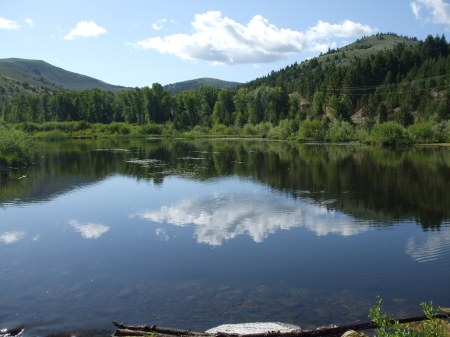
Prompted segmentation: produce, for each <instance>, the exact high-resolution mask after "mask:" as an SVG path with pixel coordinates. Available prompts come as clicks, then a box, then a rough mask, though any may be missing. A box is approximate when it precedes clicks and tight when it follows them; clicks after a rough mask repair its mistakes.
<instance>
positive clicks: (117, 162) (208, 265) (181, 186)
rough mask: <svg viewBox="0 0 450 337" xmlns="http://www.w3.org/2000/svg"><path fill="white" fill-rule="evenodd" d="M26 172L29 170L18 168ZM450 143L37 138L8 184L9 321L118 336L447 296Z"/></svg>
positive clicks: (0, 235) (2, 200) (318, 317)
mask: <svg viewBox="0 0 450 337" xmlns="http://www.w3.org/2000/svg"><path fill="white" fill-rule="evenodd" d="M18 178H21V179H18ZM448 191H450V149H449V148H429V147H415V148H411V149H405V150H401V151H392V150H385V149H378V148H365V147H360V146H332V145H330V146H323V145H306V144H297V143H288V142H261V141H237V140H230V141H224V140H201V141H183V140H178V141H174V140H139V141H137V140H136V141H106V140H97V141H93V140H89V141H86V140H80V141H68V142H63V143H42V144H40V152H39V157H38V158H36V164H35V165H33V167H32V168H31V169H30V170H28V171H27V172H13V174H12V175H11V176H10V178H9V179H4V180H2V182H1V185H0V275H1V276H0V327H1V328H4V327H12V326H15V325H25V326H26V330H25V331H26V333H27V334H28V335H46V334H49V333H55V332H61V331H66V332H73V333H75V334H77V335H82V334H89V333H104V334H110V333H111V332H112V330H113V327H112V325H111V321H112V320H117V321H124V322H126V323H129V324H134V323H136V324H144V323H146V324H157V325H163V326H171V327H175V328H182V329H193V330H206V329H208V328H211V327H213V326H216V325H220V324H223V323H240V322H251V321H281V322H285V323H293V324H297V325H300V326H302V327H304V328H312V327H316V326H319V325H324V324H331V323H333V324H345V323H351V322H354V321H366V320H367V313H368V310H369V308H370V307H371V306H373V305H374V303H375V296H377V295H380V296H382V298H383V308H384V309H385V310H387V311H389V312H390V313H392V314H395V315H400V316H404V315H415V314H418V313H419V311H420V307H419V303H420V302H421V301H429V300H433V301H434V303H436V304H437V305H442V306H447V307H448V306H450V292H449V291H448V289H447V287H446V285H447V284H449V283H450V195H449V193H448Z"/></svg>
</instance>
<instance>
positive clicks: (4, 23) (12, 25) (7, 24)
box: [0, 18, 20, 29]
mask: <svg viewBox="0 0 450 337" xmlns="http://www.w3.org/2000/svg"><path fill="white" fill-rule="evenodd" d="M19 28H20V25H19V24H18V23H17V22H16V21H13V20H9V19H5V18H0V29H19Z"/></svg>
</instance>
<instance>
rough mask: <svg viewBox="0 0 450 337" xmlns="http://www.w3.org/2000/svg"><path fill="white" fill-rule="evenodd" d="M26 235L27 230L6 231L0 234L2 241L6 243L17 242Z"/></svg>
mask: <svg viewBox="0 0 450 337" xmlns="http://www.w3.org/2000/svg"><path fill="white" fill-rule="evenodd" d="M24 236H25V232H6V233H3V234H2V235H0V241H1V242H3V243H4V244H6V245H10V244H12V243H16V242H17V241H19V240H21V239H22V238H23V237H24Z"/></svg>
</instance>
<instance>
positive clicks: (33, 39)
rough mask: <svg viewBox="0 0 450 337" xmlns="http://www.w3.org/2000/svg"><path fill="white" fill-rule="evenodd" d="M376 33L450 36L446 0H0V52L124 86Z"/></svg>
mask: <svg viewBox="0 0 450 337" xmlns="http://www.w3.org/2000/svg"><path fill="white" fill-rule="evenodd" d="M379 32H382V33H384V32H395V33H397V34H400V35H406V36H411V37H417V38H419V39H424V38H425V37H426V36H427V35H429V34H431V35H433V36H434V35H436V34H438V35H441V34H444V35H445V36H446V38H447V41H448V40H449V36H450V35H449V32H450V1H449V0H395V1H392V0H378V1H369V0H339V1H337V0H313V1H312V0H309V1H304V0H278V1H275V0H271V1H265V0H258V1H254V0H239V1H237V0H227V1H211V0H198V1H188V0H184V1H183V0H164V1H159V0H127V1H125V0H120V1H115V0H88V1H87V0H77V1H66V0H57V1H54V0H40V1H35V0H15V1H11V0H0V46H1V47H0V58H9V57H18V58H26V59H39V60H44V61H46V62H48V63H51V64H53V65H56V66H58V67H61V68H64V69H66V70H70V71H74V72H77V73H81V74H84V75H88V76H91V77H95V78H98V79H100V80H102V81H105V82H108V83H111V84H117V85H124V86H130V87H143V86H146V85H148V86H151V84H152V83H154V82H158V83H161V84H163V85H164V84H169V83H175V82H179V81H184V80H189V79H194V78H199V77H214V78H219V79H223V80H229V81H238V82H246V81H249V80H252V79H254V78H256V77H259V76H263V75H266V74H268V73H269V72H270V71H272V70H278V69H280V68H283V67H285V66H286V65H289V64H292V63H294V62H296V61H297V62H301V61H303V60H305V59H307V58H311V57H313V56H317V55H318V54H319V53H320V52H321V51H326V50H327V49H328V47H332V48H334V47H339V46H342V45H345V44H347V43H350V42H353V41H355V40H356V39H358V38H360V37H362V36H364V35H371V34H374V33H379Z"/></svg>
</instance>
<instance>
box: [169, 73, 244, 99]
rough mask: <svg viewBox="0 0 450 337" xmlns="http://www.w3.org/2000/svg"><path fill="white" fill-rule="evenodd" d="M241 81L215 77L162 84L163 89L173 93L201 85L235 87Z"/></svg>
mask: <svg viewBox="0 0 450 337" xmlns="http://www.w3.org/2000/svg"><path fill="white" fill-rule="evenodd" d="M241 84H242V83H239V82H229V81H222V80H218V79H215V78H206V77H205V78H197V79H195V80H189V81H183V82H177V83H173V84H167V85H165V86H164V89H165V90H169V91H170V93H171V94H172V95H175V94H177V93H179V92H181V91H186V90H191V89H199V88H201V87H203V86H209V87H213V88H218V89H231V88H235V87H237V86H239V85H241Z"/></svg>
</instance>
